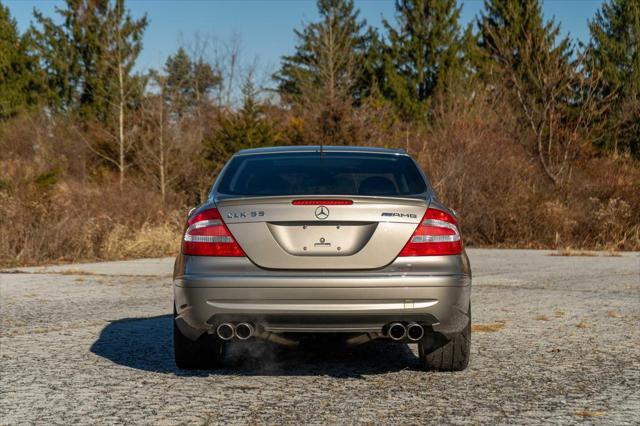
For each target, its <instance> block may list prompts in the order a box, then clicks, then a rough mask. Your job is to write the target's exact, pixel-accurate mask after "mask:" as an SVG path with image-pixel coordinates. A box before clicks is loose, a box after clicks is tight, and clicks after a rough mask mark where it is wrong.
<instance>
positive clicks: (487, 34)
mask: <svg viewBox="0 0 640 426" xmlns="http://www.w3.org/2000/svg"><path fill="white" fill-rule="evenodd" d="M484 9H485V10H484V12H483V13H482V14H481V16H480V17H479V18H478V29H479V40H478V45H479V47H480V48H481V49H482V51H483V54H484V58H485V61H484V64H483V65H484V70H483V71H484V73H485V77H486V78H489V79H490V78H491V75H492V74H494V73H497V74H498V77H499V78H500V77H501V76H500V73H501V72H502V71H504V67H510V68H511V71H513V72H514V73H516V74H517V75H518V77H519V78H520V79H522V81H523V82H525V83H526V84H527V85H529V86H534V85H535V84H536V81H537V80H538V78H539V77H540V73H544V72H545V71H547V70H548V68H549V67H550V64H552V63H555V62H558V61H560V62H562V63H564V64H566V66H569V63H570V58H571V54H572V50H571V41H570V39H569V38H568V37H564V38H561V39H558V36H559V33H560V26H559V25H556V24H555V22H554V21H553V20H549V21H547V22H544V19H543V15H542V6H541V4H540V1H539V0H485V1H484ZM545 57H546V58H547V59H546V60H545V61H544V62H546V63H542V64H537V65H536V66H534V63H535V62H540V60H541V58H545ZM540 66H541V67H542V69H540V68H539V67H540Z"/></svg>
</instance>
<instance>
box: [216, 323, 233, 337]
mask: <svg viewBox="0 0 640 426" xmlns="http://www.w3.org/2000/svg"><path fill="white" fill-rule="evenodd" d="M216 334H217V335H218V337H219V338H221V339H222V340H231V339H233V336H235V335H236V330H235V328H234V327H233V324H229V323H228V322H223V323H222V324H220V325H219V326H218V328H216Z"/></svg>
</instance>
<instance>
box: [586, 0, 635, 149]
mask: <svg viewBox="0 0 640 426" xmlns="http://www.w3.org/2000/svg"><path fill="white" fill-rule="evenodd" d="M589 30H590V32H591V42H590V43H589V48H588V56H589V59H590V60H589V66H590V68H591V69H590V71H591V73H592V74H593V75H598V76H599V77H600V78H601V81H600V83H601V89H602V91H603V95H604V96H607V95H614V96H616V98H615V102H614V105H613V108H612V111H611V113H610V114H609V116H608V117H607V122H608V123H607V127H608V129H609V131H608V132H607V133H606V137H605V139H604V147H605V148H608V149H611V150H614V151H630V152H632V153H633V154H635V155H640V120H639V117H640V2H638V1H637V0H610V1H609V2H607V3H605V4H603V5H602V7H601V9H600V10H599V11H598V12H597V13H596V16H595V18H594V20H593V21H591V22H589Z"/></svg>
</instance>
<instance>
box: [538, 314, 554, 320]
mask: <svg viewBox="0 0 640 426" xmlns="http://www.w3.org/2000/svg"><path fill="white" fill-rule="evenodd" d="M535 320H536V321H551V318H549V317H548V316H546V315H538V316H536V317H535Z"/></svg>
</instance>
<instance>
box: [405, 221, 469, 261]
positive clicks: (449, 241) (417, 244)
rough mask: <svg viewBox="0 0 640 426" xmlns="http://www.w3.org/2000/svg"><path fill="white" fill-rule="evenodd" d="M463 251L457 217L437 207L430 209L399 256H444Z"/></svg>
mask: <svg viewBox="0 0 640 426" xmlns="http://www.w3.org/2000/svg"><path fill="white" fill-rule="evenodd" d="M460 253H462V240H461V238H460V230H459V229H458V225H457V221H456V219H455V218H454V217H453V216H451V215H450V214H448V213H445V212H443V211H441V210H437V209H428V210H427V212H426V213H425V214H424V217H423V218H422V221H421V222H420V224H419V225H418V227H417V228H416V230H415V231H414V232H413V235H412V236H411V238H410V239H409V241H408V242H407V244H406V245H405V246H404V248H403V249H402V251H401V252H400V254H399V255H398V256H444V255H452V254H460Z"/></svg>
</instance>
